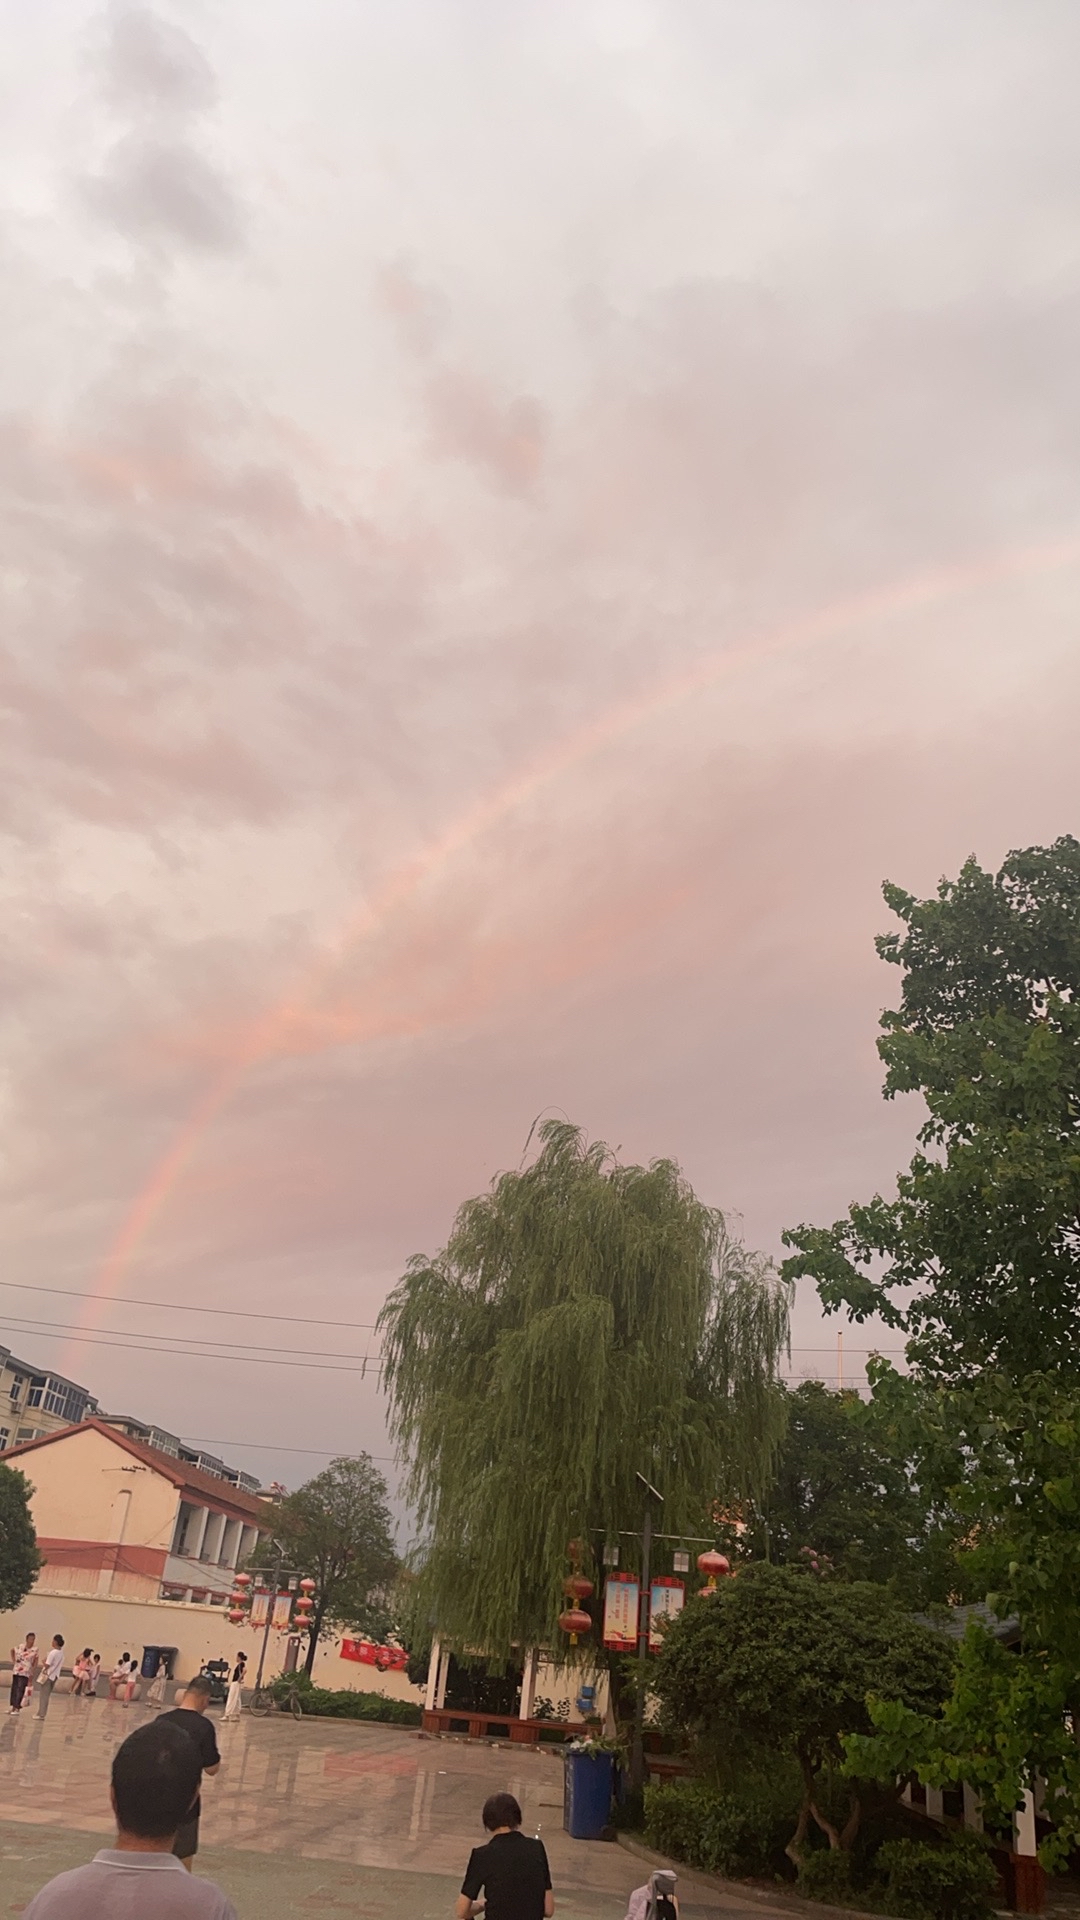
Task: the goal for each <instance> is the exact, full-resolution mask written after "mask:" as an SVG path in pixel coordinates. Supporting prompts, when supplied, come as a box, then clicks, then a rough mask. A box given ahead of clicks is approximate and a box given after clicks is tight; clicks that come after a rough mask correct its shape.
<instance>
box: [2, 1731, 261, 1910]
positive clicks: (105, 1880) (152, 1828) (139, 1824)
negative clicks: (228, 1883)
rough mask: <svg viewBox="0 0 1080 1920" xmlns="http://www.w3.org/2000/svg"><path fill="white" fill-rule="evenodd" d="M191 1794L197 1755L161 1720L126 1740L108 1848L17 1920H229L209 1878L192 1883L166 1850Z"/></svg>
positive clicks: (227, 1903) (64, 1876) (117, 1769)
mask: <svg viewBox="0 0 1080 1920" xmlns="http://www.w3.org/2000/svg"><path fill="white" fill-rule="evenodd" d="M198 1791H199V1756H198V1754H197V1752H196V1751H195V1748H194V1746H193V1744H192V1742H191V1740H190V1739H189V1738H188V1735H187V1734H186V1733H184V1732H183V1730H182V1729H181V1728H180V1727H173V1726H169V1725H168V1723H167V1719H166V1718H165V1717H164V1716H163V1717H162V1718H161V1719H159V1720H151V1721H149V1722H148V1723H147V1725H146V1726H145V1727H138V1728H137V1729H136V1731H135V1732H134V1733H132V1734H129V1735H128V1737H127V1739H126V1740H125V1741H124V1743H123V1745H122V1746H121V1747H119V1748H118V1749H117V1751H116V1754H115V1757H114V1759H113V1763H112V1793H111V1798H112V1805H113V1812H114V1813H115V1815H116V1825H117V1835H116V1845H115V1846H113V1847H104V1848H102V1850H101V1852H100V1853H96V1854H95V1855H94V1858H93V1859H92V1860H91V1861H90V1862H89V1864H88V1865H87V1866H85V1867H74V1868H73V1869H72V1870H71V1871H70V1872H68V1873H60V1874H57V1876H56V1878H55V1880H50V1881H49V1883H48V1885H47V1886H44V1887H42V1889H41V1891H40V1893H37V1894H35V1895H34V1898H33V1899H32V1900H31V1902H30V1905H29V1906H28V1907H24V1908H23V1920H237V1916H236V1908H235V1907H234V1906H233V1903H232V1901H231V1900H230V1899H228V1897H227V1896H226V1895H225V1894H224V1893H223V1892H222V1890H221V1888H220V1887H218V1886H215V1884H214V1882H213V1881H212V1880H203V1879H201V1878H200V1879H198V1880H195V1879H192V1878H189V1876H188V1875H187V1874H186V1873H185V1872H184V1870H183V1867H182V1866H181V1864H180V1862H179V1860H178V1859H177V1858H176V1855H175V1853H174V1852H173V1845H174V1842H175V1840H176V1836H177V1833H178V1832H179V1830H180V1828H181V1826H182V1824H183V1821H184V1819H185V1816H186V1815H187V1814H188V1812H189V1811H190V1808H191V1803H192V1801H193V1799H195V1797H196V1796H197V1794H198Z"/></svg>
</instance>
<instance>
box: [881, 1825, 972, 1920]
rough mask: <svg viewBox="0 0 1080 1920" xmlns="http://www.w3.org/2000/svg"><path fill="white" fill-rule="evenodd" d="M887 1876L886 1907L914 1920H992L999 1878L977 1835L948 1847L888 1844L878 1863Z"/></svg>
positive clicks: (912, 1842) (905, 1842)
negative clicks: (988, 1919)
mask: <svg viewBox="0 0 1080 1920" xmlns="http://www.w3.org/2000/svg"><path fill="white" fill-rule="evenodd" d="M874 1865H875V1867H876V1868H877V1870H878V1871H879V1872H880V1873H883V1874H884V1875H885V1876H886V1889H885V1905H886V1907H887V1909H888V1911H889V1912H890V1913H895V1914H902V1915H905V1916H909V1920H986V1916H988V1915H989V1914H990V1913H991V1912H992V1910H993V1902H992V1900H991V1895H992V1894H993V1891H994V1888H995V1886H996V1884H997V1874H996V1872H995V1870H994V1865H993V1862H992V1861H991V1859H990V1856H989V1854H988V1853H987V1850H986V1846H985V1843H984V1842H983V1841H981V1840H980V1839H979V1838H978V1836H977V1835H975V1834H965V1835H963V1836H960V1835H957V1837H956V1838H955V1839H951V1840H949V1841H947V1842H945V1843H944V1844H942V1845H938V1846H935V1845H933V1844H932V1843H930V1842H928V1841H925V1840H887V1841H886V1842H885V1845H884V1846H883V1847H879V1848H878V1852H877V1857H876V1859H875V1862H874Z"/></svg>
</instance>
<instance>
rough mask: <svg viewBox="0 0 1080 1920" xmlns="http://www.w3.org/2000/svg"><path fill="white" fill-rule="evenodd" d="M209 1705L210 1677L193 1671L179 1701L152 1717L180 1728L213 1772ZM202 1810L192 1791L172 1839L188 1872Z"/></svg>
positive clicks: (215, 1757)
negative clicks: (177, 1829) (207, 1714)
mask: <svg viewBox="0 0 1080 1920" xmlns="http://www.w3.org/2000/svg"><path fill="white" fill-rule="evenodd" d="M209 1705H210V1680H209V1678H208V1676H207V1675H206V1674H205V1673H197V1674H196V1675H195V1678H194V1680H189V1681H188V1684H187V1686H186V1688H185V1689H184V1692H183V1693H182V1694H181V1695H180V1700H179V1703H178V1704H177V1705H176V1706H175V1707H174V1708H173V1709H172V1712H171V1713H162V1714H159V1715H158V1717H157V1719H156V1720H155V1721H154V1725H155V1726H156V1727H163V1726H174V1727H180V1728H182V1730H183V1732H184V1733H186V1734H187V1736H188V1738H189V1740H190V1741H191V1742H192V1744H193V1745H194V1747H195V1751H196V1753H197V1754H198V1756H199V1764H200V1767H201V1770H202V1773H216V1772H217V1770H218V1768H219V1767H220V1765H221V1755H220V1753H219V1752H218V1747H217V1740H216V1739H215V1737H214V1729H213V1726H212V1724H211V1722H210V1721H209V1720H208V1719H207V1718H206V1709H207V1707H208V1706H209ZM201 1812H202V1800H201V1798H200V1797H199V1795H196V1797H195V1801H194V1804H193V1805H192V1806H191V1807H190V1808H189V1809H188V1813H187V1817H186V1819H185V1820H184V1821H183V1822H182V1824H181V1827H180V1831H179V1832H178V1834H177V1836H176V1839H175V1841H174V1842H173V1852H174V1853H175V1855H176V1857H177V1859H178V1860H179V1861H180V1862H181V1864H182V1865H183V1866H185V1867H186V1868H187V1870H188V1872H189V1873H190V1872H191V1863H192V1861H193V1860H194V1858H195V1855H196V1854H197V1853H198V1851H199V1815H200V1813H201Z"/></svg>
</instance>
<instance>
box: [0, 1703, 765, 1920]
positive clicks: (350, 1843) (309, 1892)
mask: <svg viewBox="0 0 1080 1920" xmlns="http://www.w3.org/2000/svg"><path fill="white" fill-rule="evenodd" d="M151 1713H152V1710H151V1709H148V1708H146V1707H144V1706H138V1705H133V1706H131V1707H129V1708H125V1707H123V1706H122V1705H121V1704H120V1703H119V1702H116V1701H108V1700H81V1699H78V1700H76V1699H72V1698H70V1697H68V1696H66V1695H54V1697H53V1700H52V1703H51V1706H50V1710H49V1714H48V1717H47V1719H46V1720H45V1721H44V1722H40V1721H37V1720H34V1719H29V1718H25V1719H24V1718H23V1717H22V1716H17V1717H8V1716H6V1715H5V1716H4V1717H3V1718H2V1719H0V1860H2V1864H3V1887H4V1902H3V1910H4V1911H5V1912H7V1913H12V1912H15V1913H17V1912H19V1911H20V1910H21V1908H22V1906H23V1905H24V1904H25V1902H26V1901H27V1900H28V1899H29V1897H30V1895H31V1894H32V1893H33V1892H34V1891H36V1889H37V1888H38V1887H39V1886H41V1885H42V1884H43V1882H44V1881H45V1880H46V1879H48V1878H49V1877H50V1876H51V1875H52V1874H53V1873H59V1872H61V1871H63V1870H64V1869H65V1868H67V1867H69V1866H75V1865H78V1864H80V1863H81V1862H82V1861H83V1860H86V1859H89V1858H91V1857H92V1855H93V1853H94V1851H95V1850H96V1848H97V1847H99V1846H106V1845H108V1844H109V1835H110V1834H111V1832H112V1822H111V1819H110V1814H109V1803H108V1785H109V1767H110V1763H111V1759H112V1755H113V1752H114V1751H115V1748H116V1747H117V1746H118V1745H119V1743H120V1741H121V1740H123V1739H124V1738H125V1737H126V1735H127V1734H128V1733H129V1732H130V1731H131V1730H132V1728H133V1727H135V1726H138V1725H139V1724H140V1723H141V1722H142V1721H143V1720H144V1719H146V1718H149V1717H150V1716H151ZM212 1717H213V1718H214V1721H215V1725H216V1728H217V1732H218V1744H219V1746H220V1749H221V1754H222V1768H221V1772H220V1773H219V1774H218V1775H217V1777H216V1778H215V1779H212V1780H207V1781H206V1783H205V1786H204V1789H203V1817H202V1837H201V1850H200V1854H199V1858H198V1862H197V1865H198V1868H199V1870H200V1871H201V1872H203V1873H207V1874H209V1875H210V1876H211V1877H212V1878H214V1879H216V1880H218V1881H219V1882H220V1884H221V1885H222V1886H224V1887H225V1888H226V1890H227V1891H228V1892H229V1893H230V1895H231V1897H232V1898H233V1899H234V1901H235V1902H236V1904H237V1907H238V1909H239V1911H240V1914H241V1916H242V1920H246V1916H247V1915H248V1914H250V1915H251V1916H252V1920H254V1916H255V1915H256V1914H258V1916H259V1920H277V1916H278V1915H279V1914H280V1915H285V1914H292V1913H303V1912H305V1911H311V1912H314V1911H316V1910H317V1911H320V1912H333V1913H340V1914H350V1913H356V1914H360V1913H363V1914H365V1915H376V1914H383V1913H386V1914H387V1915H389V1914H390V1913H391V1912H393V1913H394V1914H395V1915H413V1916H415V1920H428V1916H431V1920H434V1917H435V1916H436V1915H450V1914H451V1913H452V1912H453V1906H454V1899H455V1897H456V1894H457V1891H458V1888H459V1887H460V1884H461V1877H462V1874H463V1872H464V1869H465V1863H466V1861H467V1859H468V1856H469V1850H470V1848H471V1847H473V1846H477V1845H480V1844H482V1842H483V1839H484V1834H483V1831H482V1829H481V1826H480V1808H481V1806H482V1804H483V1802H484V1800H485V1799H486V1797H487V1795H488V1794H489V1793H494V1792H497V1791H500V1790H508V1791H509V1792H511V1793H513V1794H515V1795H516V1797H517V1798H518V1800H519V1801H520V1802H521V1806H522V1809H523V1812H524V1815H525V1831H526V1832H527V1833H535V1832H537V1831H538V1830H539V1832H540V1836H541V1838H542V1840H543V1841H544V1843H545V1845H546V1847H547V1849H548V1855H549V1858H550V1861H551V1871H552V1879H553V1881H554V1883H555V1891H556V1904H557V1911H558V1913H559V1914H560V1915H565V1916H567V1920H575V1917H578V1920H622V1916H623V1914H625V1911H626V1900H627V1895H628V1893H629V1892H630V1889H631V1888H632V1887H634V1886H635V1885H640V1884H641V1882H642V1881H643V1880H645V1879H646V1878H647V1874H648V1868H647V1867H646V1866H644V1865H642V1864H641V1863H639V1862H638V1861H636V1860H635V1859H634V1858H633V1856H632V1855H629V1854H627V1853H626V1852H625V1851H624V1850H623V1849H622V1848H621V1847H617V1846H614V1845H610V1844H605V1843H604V1842H601V1841H591V1842H590V1841H580V1840H571V1839H570V1838H569V1837H568V1836H567V1835H566V1834H565V1833H564V1832H563V1831H562V1762H561V1759H560V1758H559V1757H558V1756H557V1755H556V1754H553V1753H552V1752H550V1751H544V1750H543V1749H536V1748H530V1747H510V1746H503V1747H498V1746H487V1745H482V1744H479V1743H464V1742H458V1741H451V1740H437V1739H429V1738H426V1737H423V1736H420V1735H418V1734H415V1733H412V1732H409V1731H404V1730H402V1729H399V1728H392V1727H380V1726H373V1725H364V1724H360V1723H356V1722H352V1723H349V1722H342V1721H337V1722H334V1721H328V1720H314V1719H306V1720H303V1721H301V1722H299V1723H297V1722H295V1721H293V1720H292V1719H290V1718H287V1717H286V1716H285V1715H274V1716H273V1717H272V1718H270V1719H266V1720H257V1719H255V1718H254V1717H253V1716H252V1715H251V1714H247V1713H245V1714H244V1716H243V1717H242V1719H241V1720H240V1721H238V1722H237V1723H235V1724H234V1725H229V1726H223V1725H222V1724H221V1721H220V1717H219V1714H218V1713H217V1711H216V1710H215V1712H214V1713H213V1715H212ZM680 1892H681V1893H682V1895H683V1899H682V1911H683V1916H684V1920H704V1916H706V1915H710V1916H715V1915H718V1914H721V1913H722V1914H724V1916H725V1920H736V1917H737V1916H739V1915H741V1914H745V1915H747V1916H749V1915H751V1914H752V1915H754V1916H755V1920H764V1916H767V1915H768V1914H769V1913H770V1911H771V1909H770V1908H769V1907H768V1906H767V1905H762V1903H761V1902H760V1899H758V1900H755V1899H753V1897H752V1896H751V1897H748V1898H747V1899H746V1900H745V1901H744V1900H742V1899H740V1898H739V1897H738V1896H737V1895H734V1894H732V1895H727V1894H718V1893H716V1892H715V1891H712V1890H711V1889H708V1888H706V1887H704V1886H696V1887H695V1886H694V1885H693V1883H691V1882H690V1881H689V1880H688V1879H683V1880H682V1881H681V1883H680ZM778 1911H779V1909H778Z"/></svg>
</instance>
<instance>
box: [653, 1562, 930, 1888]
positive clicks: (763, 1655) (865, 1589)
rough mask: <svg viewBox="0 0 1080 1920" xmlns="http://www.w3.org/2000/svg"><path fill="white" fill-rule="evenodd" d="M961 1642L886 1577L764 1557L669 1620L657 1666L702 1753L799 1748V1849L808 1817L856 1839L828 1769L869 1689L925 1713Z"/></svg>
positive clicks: (672, 1709) (860, 1714)
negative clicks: (927, 1620) (922, 1620)
mask: <svg viewBox="0 0 1080 1920" xmlns="http://www.w3.org/2000/svg"><path fill="white" fill-rule="evenodd" d="M953 1663H954V1654H953V1648H952V1646H951V1645H950V1643H949V1642H948V1641H947V1640H945V1638H944V1637H943V1636H942V1635H941V1634H939V1633H936V1632H933V1631H931V1630H930V1629H929V1628H928V1627H925V1626H922V1625H920V1624H919V1623H918V1622H917V1621H916V1620H914V1619H913V1618H912V1617H911V1615H910V1613H909V1612H908V1611H907V1609H906V1608H905V1607H904V1606H902V1605H901V1604H900V1603H899V1602H898V1601H897V1600H896V1599H895V1598H894V1597H893V1596H892V1595H891V1594H890V1593H889V1592H888V1591H887V1590H886V1589H885V1588H883V1587H880V1586H875V1585H872V1584H871V1583H870V1582H868V1581H842V1580H836V1579H831V1578H828V1577H824V1578H820V1577H818V1576H817V1575H815V1574H813V1573H809V1572H802V1571H799V1570H798V1569H796V1568H794V1567H772V1566H766V1565H763V1564H761V1563H757V1564H754V1565H751V1566H748V1567H745V1568H744V1569H742V1570H741V1571H740V1573H739V1574H738V1575H737V1577H736V1578H734V1579H732V1580H728V1581H725V1582H724V1583H723V1584H722V1585H721V1587H720V1588H719V1589H718V1590H717V1592H716V1593H715V1594H713V1595H711V1596H707V1597H703V1598H701V1599H695V1600H692V1601H691V1602H690V1603H689V1604H688V1605H687V1606H686V1608H685V1609H684V1610H683V1612H682V1614H680V1615H679V1616H678V1617H677V1618H676V1619H675V1620H674V1621H673V1622H672V1624H671V1625H670V1627H669V1628H668V1630H667V1632H666V1633H665V1635H664V1641H663V1646H662V1648H661V1652H660V1655H659V1658H658V1661H657V1667H656V1682H655V1684H656V1691H657V1693H658V1695H659V1697H660V1700H661V1702H662V1705H663V1708H664V1710H665V1714H666V1716H667V1717H668V1718H669V1719H670V1720H671V1721H672V1722H673V1723H674V1724H676V1725H677V1726H678V1727H680V1728H681V1729H683V1730H684V1731H685V1732H686V1733H688V1734H689V1735H690V1737H691V1739H692V1741H693V1742H694V1744H695V1745H696V1747H697V1749H698V1751H699V1753H700V1754H701V1756H702V1758H703V1759H705V1760H707V1761H708V1760H711V1761H713V1762H714V1763H716V1762H722V1763H723V1764H725V1765H729V1764H730V1763H731V1760H732V1757H734V1759H735V1761H736V1763H743V1762H745V1763H746V1764H749V1765H758V1766H760V1765H761V1763H762V1762H763V1761H764V1760H766V1759H767V1758H768V1756H770V1755H772V1756H783V1757H785V1758H794V1760H795V1761H796V1762H797V1763H798V1766H799V1770H800V1773H801V1775H802V1780H803V1789H804V1794H803V1803H802V1807H801V1810H800V1814H799V1824H798V1827H797V1829H796V1832H795V1834H794V1835H793V1837H792V1841H791V1843H790V1846H789V1851H790V1852H791V1853H792V1857H793V1858H795V1859H798V1858H799V1856H800V1854H801V1851H802V1845H803V1841H804V1838H805V1834H806V1831H807V1826H808V1823H809V1821H810V1819H814V1820H815V1821H816V1822H817V1824H818V1825H819V1827H820V1828H821V1830H822V1832H824V1833H825V1834H826V1835H827V1837H828V1840H829V1845H830V1846H831V1847H834V1848H835V1847H841V1846H844V1847H849V1846H850V1845H851V1842H852V1840H853V1839H854V1836H855V1832H856V1830H857V1826H858V1818H859V1806H860V1803H859V1799H858V1795H857V1794H856V1795H854V1796H853V1803H852V1809H851V1814H850V1816H849V1818H848V1821H847V1823H846V1826H845V1827H844V1829H843V1830H842V1831H841V1830H838V1828H837V1827H836V1826H835V1824H834V1823H833V1822H832V1821H831V1820H830V1819H829V1818H828V1816H827V1814H826V1813H825V1812H823V1811H822V1807H821V1804H820V1802H821V1792H820V1781H821V1774H822V1771H823V1770H824V1769H826V1768H828V1767H838V1766H839V1765H840V1764H841V1762H842V1761H843V1758H844V1745H843V1740H844V1736H845V1735H849V1734H851V1733H855V1732H865V1733H867V1734H869V1733H870V1732H871V1731H872V1729H871V1723H870V1720H869V1717H868V1712H867V1706H866V1700H867V1695H868V1694H870V1693H872V1692H873V1693H880V1694H888V1695H889V1697H890V1698H894V1699H896V1700H898V1701H899V1702H901V1704H902V1705H903V1706H904V1707H906V1708H909V1709H911V1710H913V1711H915V1712H918V1713H921V1714H923V1715H930V1714H932V1713H934V1712H935V1711H936V1710H937V1709H938V1708H939V1707H940V1705H941V1702H942V1701H943V1700H944V1698H945V1697H946V1695H947V1694H948V1691H949V1686H950V1681H951V1678H952V1670H953Z"/></svg>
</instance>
